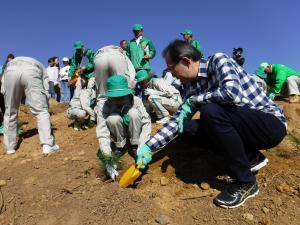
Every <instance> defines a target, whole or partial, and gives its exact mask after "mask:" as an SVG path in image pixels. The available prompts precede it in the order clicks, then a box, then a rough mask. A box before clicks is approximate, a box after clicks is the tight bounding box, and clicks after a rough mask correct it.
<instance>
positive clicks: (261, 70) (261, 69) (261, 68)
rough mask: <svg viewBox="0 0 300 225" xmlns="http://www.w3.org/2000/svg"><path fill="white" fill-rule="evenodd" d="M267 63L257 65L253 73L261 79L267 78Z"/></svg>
mask: <svg viewBox="0 0 300 225" xmlns="http://www.w3.org/2000/svg"><path fill="white" fill-rule="evenodd" d="M268 65H269V63H267V62H263V63H261V64H260V65H259V67H258V69H257V70H256V71H255V74H256V75H257V76H259V77H261V78H263V79H265V78H267V74H265V69H266V68H267V66H268Z"/></svg>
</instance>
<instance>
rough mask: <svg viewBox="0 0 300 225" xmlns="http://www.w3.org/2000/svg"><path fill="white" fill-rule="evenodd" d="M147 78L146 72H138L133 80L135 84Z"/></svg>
mask: <svg viewBox="0 0 300 225" xmlns="http://www.w3.org/2000/svg"><path fill="white" fill-rule="evenodd" d="M148 77H149V74H148V71H147V70H140V71H138V72H137V73H136V75H135V79H136V80H137V82H141V81H143V80H146V79H147V78H148Z"/></svg>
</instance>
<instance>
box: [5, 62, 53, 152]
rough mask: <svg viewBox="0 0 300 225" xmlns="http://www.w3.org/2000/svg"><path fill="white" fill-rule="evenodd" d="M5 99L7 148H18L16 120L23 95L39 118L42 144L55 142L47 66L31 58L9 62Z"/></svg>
mask: <svg viewBox="0 0 300 225" xmlns="http://www.w3.org/2000/svg"><path fill="white" fill-rule="evenodd" d="M3 81H4V84H3V94H4V99H5V108H6V110H5V114H4V144H5V146H6V148H7V150H13V149H16V147H17V139H16V136H17V119H18V110H19V106H20V103H21V99H22V97H23V96H24V94H25V96H26V99H27V101H28V105H29V107H30V110H31V112H32V114H33V115H34V116H35V117H36V118H37V126H38V132H39V137H40V142H41V144H47V145H50V146H53V145H54V138H53V136H52V135H51V124H50V114H49V109H48V98H49V94H48V90H49V83H48V76H47V73H46V70H45V68H44V66H43V65H42V64H41V63H40V62H38V61H37V60H35V59H33V58H30V57H16V58H15V59H13V60H12V61H10V62H9V63H8V64H7V68H6V70H5V73H4V75H3Z"/></svg>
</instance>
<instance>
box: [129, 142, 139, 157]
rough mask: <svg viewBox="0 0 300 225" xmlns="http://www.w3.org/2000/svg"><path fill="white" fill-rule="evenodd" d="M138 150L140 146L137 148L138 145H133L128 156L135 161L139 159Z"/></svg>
mask: <svg viewBox="0 0 300 225" xmlns="http://www.w3.org/2000/svg"><path fill="white" fill-rule="evenodd" d="M137 149H138V146H137V145H132V146H131V147H130V148H129V149H128V154H129V155H130V156H131V157H132V158H133V159H136V157H137Z"/></svg>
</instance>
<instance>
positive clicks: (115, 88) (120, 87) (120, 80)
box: [105, 75, 133, 98]
mask: <svg viewBox="0 0 300 225" xmlns="http://www.w3.org/2000/svg"><path fill="white" fill-rule="evenodd" d="M130 94H131V95H132V94H133V91H132V90H131V89H130V88H129V87H128V81H127V79H126V78H125V76H123V75H112V76H111V77H109V78H108V79H107V92H106V93H105V95H106V97H109V98H117V97H123V96H126V95H130Z"/></svg>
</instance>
